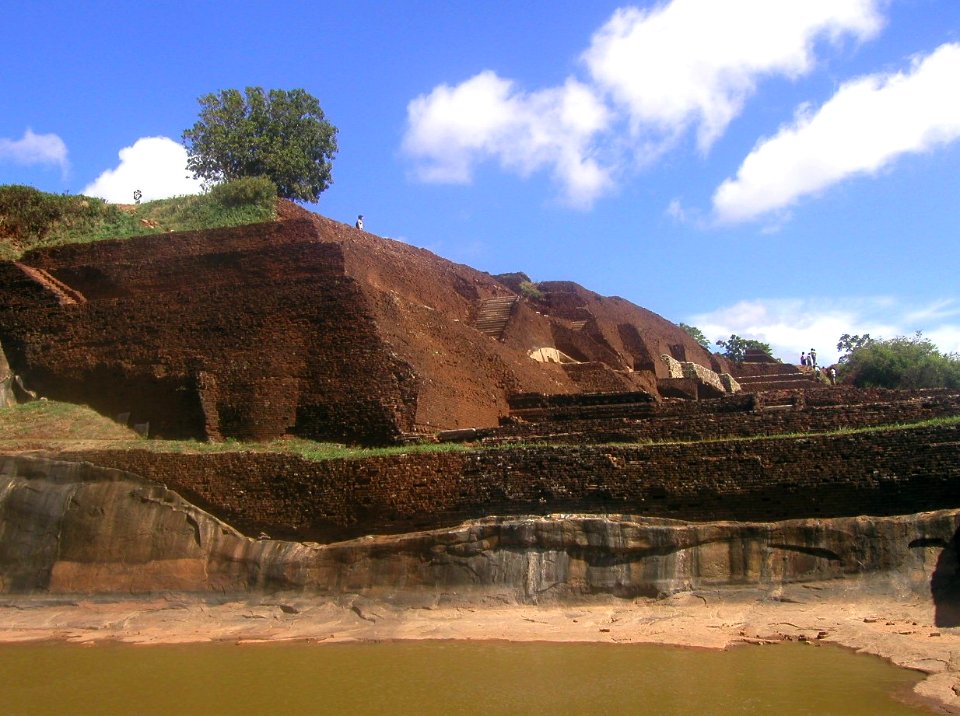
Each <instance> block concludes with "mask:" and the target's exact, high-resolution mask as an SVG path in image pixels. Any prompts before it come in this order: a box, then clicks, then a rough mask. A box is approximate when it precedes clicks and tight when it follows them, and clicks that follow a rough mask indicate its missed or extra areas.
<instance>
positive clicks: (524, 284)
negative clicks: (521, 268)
mask: <svg viewBox="0 0 960 716" xmlns="http://www.w3.org/2000/svg"><path fill="white" fill-rule="evenodd" d="M520 294H521V295H522V296H524V297H526V298H532V299H533V300H534V301H542V300H543V291H541V290H540V289H539V288H538V287H537V284H535V283H534V282H533V281H521V282H520Z"/></svg>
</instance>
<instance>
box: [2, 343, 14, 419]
mask: <svg viewBox="0 0 960 716" xmlns="http://www.w3.org/2000/svg"><path fill="white" fill-rule="evenodd" d="M16 404H17V401H16V398H15V397H14V394H13V371H12V370H10V364H9V363H8V362H7V356H6V355H4V352H3V345H2V344H0V408H9V407H12V406H14V405H16Z"/></svg>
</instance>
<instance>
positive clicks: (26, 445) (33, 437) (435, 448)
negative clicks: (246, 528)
mask: <svg viewBox="0 0 960 716" xmlns="http://www.w3.org/2000/svg"><path fill="white" fill-rule="evenodd" d="M955 425H960V415H957V416H949V417H944V418H932V419H930V420H922V421H918V422H914V423H898V424H893V425H877V426H873V427H863V428H841V429H838V430H830V431H823V432H817V433H783V434H777V435H755V436H747V437H741V436H726V437H714V438H708V439H706V440H663V441H653V440H648V441H641V442H621V443H600V444H590V445H586V447H588V448H603V447H631V446H637V447H640V446H642V447H651V446H656V445H696V444H700V443H722V442H759V441H768V440H797V439H802V438H819V437H833V436H843V435H858V434H866V433H879V432H890V431H895V430H917V429H922V428H930V427H947V426H955ZM87 446H89V447H97V448H103V449H119V450H132V449H139V450H150V451H153V452H174V453H181V454H209V453H230V452H252V453H281V454H287V455H297V456H299V457H302V458H304V459H306V460H312V461H317V462H319V461H323V460H334V459H353V460H361V459H366V458H372V457H389V456H393V455H425V454H434V453H446V452H478V451H485V452H486V451H511V450H526V449H531V448H550V449H561V448H571V447H584V445H583V444H582V443H578V444H570V443H544V442H529V441H528V442H515V443H505V444H502V445H476V444H470V443H423V444H415V445H396V446H391V447H356V446H349V445H342V444H339V443H327V442H318V441H315V440H305V439H302V438H292V437H287V438H281V439H278V440H272V441H269V442H261V443H254V442H241V441H238V440H226V441H224V442H202V441H198V440H147V439H145V438H141V437H139V436H138V435H136V433H134V432H133V431H132V430H130V429H128V428H126V427H124V426H121V425H118V424H117V423H115V422H113V421H112V420H110V419H109V418H105V417H103V416H102V415H99V414H97V413H96V412H94V411H93V410H91V409H90V408H87V407H85V406H80V405H72V404H69V403H59V402H56V401H53V400H45V401H37V402H33V403H26V404H24V405H18V406H15V407H13V408H6V409H0V450H3V449H6V450H25V449H53V450H56V449H72V448H80V449H82V448H84V447H87Z"/></svg>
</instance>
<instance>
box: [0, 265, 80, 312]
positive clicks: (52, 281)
mask: <svg viewBox="0 0 960 716" xmlns="http://www.w3.org/2000/svg"><path fill="white" fill-rule="evenodd" d="M14 266H16V267H17V268H18V269H20V271H21V273H23V274H24V275H25V276H27V277H28V278H30V279H31V280H33V281H35V282H36V283H38V284H40V285H41V286H43V288H45V289H46V290H47V291H49V292H50V293H51V294H53V296H54V298H55V299H56V301H57V303H58V304H60V305H61V306H72V305H75V304H77V303H86V302H87V299H86V298H85V297H84V295H83V294H82V293H80V292H79V291H76V290H74V289H72V288H70V287H69V286H68V285H67V284H65V283H63V281H59V280H57V279H56V278H54V277H53V276H51V275H50V274H49V273H47V272H46V271H44V270H43V269H40V268H36V267H35V266H27V265H26V264H22V263H20V262H19V261H15V262H14Z"/></svg>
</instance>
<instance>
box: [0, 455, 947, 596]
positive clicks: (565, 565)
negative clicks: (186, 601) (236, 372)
mask: <svg viewBox="0 0 960 716" xmlns="http://www.w3.org/2000/svg"><path fill="white" fill-rule="evenodd" d="M958 524H960V510H945V511H940V512H931V513H922V514H918V515H907V516H899V517H884V518H877V517H855V518H838V519H823V520H793V521H785V522H772V523H738V522H715V523H688V522H679V521H673V520H665V519H657V518H644V517H631V516H626V515H603V516H596V515H595V516H588V515H551V516H537V517H509V518H498V517H491V518H487V519H483V520H476V521H471V522H466V523H464V524H462V525H460V526H457V527H455V528H451V529H445V530H433V531H427V532H417V533H410V534H405V535H399V536H379V537H364V538H360V539H357V540H351V541H346V542H339V543H335V544H330V545H326V546H321V545H316V544H311V543H298V542H284V541H279V540H269V539H261V540H258V539H252V538H249V537H246V536H244V535H242V534H240V533H239V532H237V531H236V530H234V529H233V528H231V527H230V526H228V525H226V524H225V523H223V522H221V521H219V520H217V519H215V518H214V517H212V516H211V515H209V514H207V513H205V512H203V511H202V510H200V509H198V508H197V507H195V506H193V505H191V504H190V503H188V502H186V501H185V500H183V499H182V498H181V497H180V496H178V495H177V494H176V493H174V492H172V491H170V490H167V489H166V488H164V487H163V486H162V485H159V484H157V483H154V482H151V481H149V480H144V479H142V478H139V477H137V476H135V475H131V474H129V473H125V472H121V471H118V470H112V469H105V468H99V467H94V466H92V465H90V464H88V463H67V462H59V461H53V460H46V459H40V458H28V457H9V456H8V457H2V458H0V591H2V592H5V593H24V592H36V591H41V592H50V593H118V592H135V593H143V592H153V591H162V590H180V591H199V592H209V591H221V592H244V591H267V590H302V591H308V592H313V593H321V594H337V593H342V592H347V591H350V592H358V591H359V592H367V593H371V594H373V593H377V594H381V595H383V594H398V593H403V592H417V591H424V590H450V591H457V592H461V593H463V592H472V591H476V592H483V591H485V590H495V591H496V592H498V593H501V594H502V593H504V592H512V593H514V594H515V596H516V598H517V599H519V600H522V601H530V602H539V601H553V600H567V599H575V598H577V597H580V596H584V595H588V594H596V593H606V594H613V595H617V596H622V597H634V596H657V595H660V594H670V593H674V592H678V591H684V590H690V589H705V588H717V589H721V588H725V587H744V586H756V587H761V588H763V589H766V590H770V591H776V589H777V588H778V587H779V586H781V585H783V584H786V583H791V582H805V581H820V580H824V579H856V578H858V577H860V576H864V575H868V574H869V575H874V576H875V575H878V574H879V575H886V576H889V578H890V579H891V580H893V581H894V582H895V583H897V584H898V585H900V586H901V587H902V588H904V589H909V590H911V591H914V592H921V593H926V594H927V595H929V594H930V591H931V584H934V585H939V586H938V589H940V590H941V591H942V592H944V593H947V592H950V590H951V589H952V586H953V582H954V574H955V572H956V561H957V560H956V548H955V539H956V532H957V528H958ZM950 593H952V592H950ZM934 596H935V598H936V595H934Z"/></svg>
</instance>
